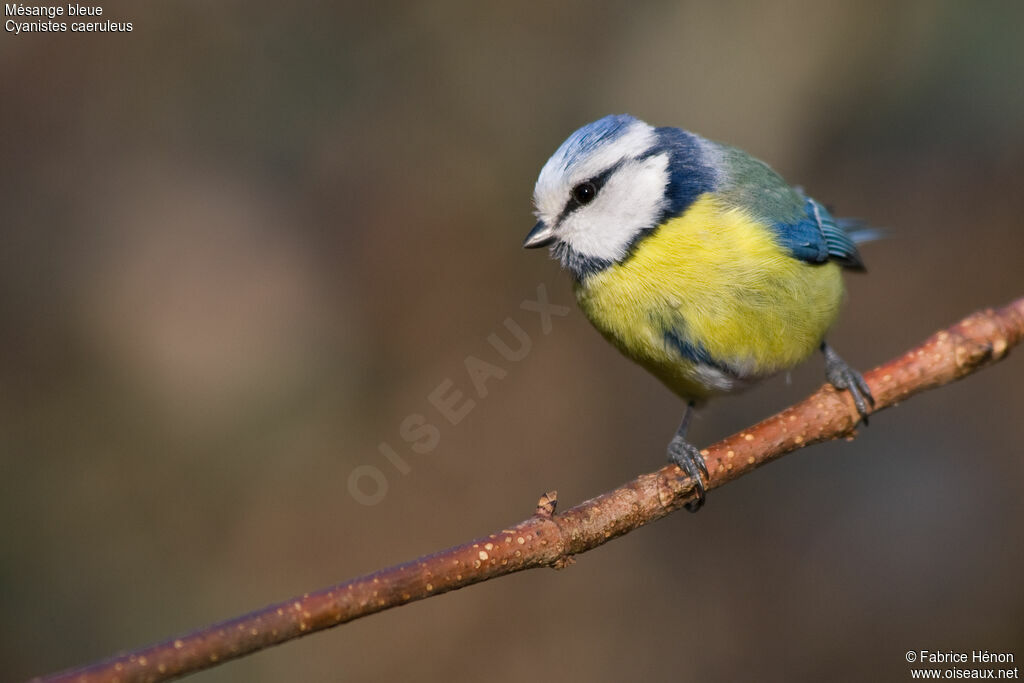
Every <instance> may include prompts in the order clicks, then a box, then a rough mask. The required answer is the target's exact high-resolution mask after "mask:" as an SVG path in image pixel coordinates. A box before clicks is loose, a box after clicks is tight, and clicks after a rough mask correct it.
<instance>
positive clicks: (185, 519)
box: [0, 0, 1024, 681]
mask: <svg viewBox="0 0 1024 683" xmlns="http://www.w3.org/2000/svg"><path fill="white" fill-rule="evenodd" d="M368 4H369V3H337V2H311V3H304V4H302V3H300V4H297V5H287V4H282V3H271V2H265V1H262V0H260V1H257V2H247V3H205V2H200V1H199V0H193V1H189V2H175V3H131V2H113V1H111V2H106V3H104V4H103V5H102V6H103V7H104V10H105V13H104V16H103V18H110V19H114V20H121V21H124V20H130V21H132V22H133V23H134V31H133V32H132V33H129V34H114V35H110V34H97V35H87V36H81V35H72V34H70V33H68V34H57V35H44V34H36V35H21V36H14V35H13V34H11V33H3V34H2V35H0V102H2V107H0V131H2V136H0V146H2V162H0V174H2V176H0V177H2V180H0V467H2V471H0V514H2V520H3V522H2V539H0V540H2V542H0V632H2V633H3V634H4V635H3V638H2V639H0V671H2V672H3V674H2V677H3V678H4V679H18V678H23V677H27V676H29V675H32V674H37V673H43V672H46V671H51V670H55V669H60V668H63V667H67V666H71V665H75V664H80V663H84V662H86V661H88V660H92V659H95V658H98V657H102V656H106V655H109V654H112V653H113V652H114V651H116V650H119V649H125V648H131V647H136V646H140V645H143V644H147V643H149V642H152V641H155V640H159V639H163V638H165V637H169V636H172V635H175V634H177V633H179V632H182V631H185V630H189V629H191V628H194V627H198V626H201V625H204V624H206V623H208V622H211V621H215V620H219V619H223V618H227V617H231V616H235V615H237V614H239V613H242V612H245V611H248V610H250V609H253V608H256V607H258V606H261V605H263V604H266V603H269V602H273V601H276V600H281V599H285V598H288V597H289V596H291V595H293V594H297V593H302V592H304V591H307V590H312V589H314V588H318V587H322V586H326V585H329V584H332V583H335V582H338V581H341V580H343V579H346V578H349V577H352V576H355V575H358V574H362V573H365V572H368V571H372V570H374V569H377V568H379V567H382V566H385V565H389V564H393V563H396V562H399V561H403V560H406V559H411V558H413V557H416V556H418V555H420V554H423V553H426V552H429V551H433V550H436V549H440V548H442V547H446V546H448V545H452V544H454V543H457V542H461V541H464V540H467V539H469V538H472V537H474V536H478V535H481V534H483V533H486V532H488V531H490V530H493V529H499V528H501V527H502V526H503V525H506V524H508V523H511V522H514V521H517V520H519V519H522V518H523V517H525V516H527V515H529V514H530V513H532V511H533V507H534V504H535V502H536V500H537V497H538V495H539V494H540V493H541V492H543V491H545V490H549V489H552V488H557V489H558V491H559V494H560V500H561V502H562V504H563V505H569V504H573V503H576V502H579V501H581V500H583V499H585V498H587V497H589V496H591V495H594V494H596V493H599V492H601V491H604V490H606V489H609V488H611V487H613V486H615V485H617V484H619V483H621V482H623V481H625V480H626V479H628V478H630V477H632V476H633V475H635V474H636V473H638V472H641V471H648V470H651V469H653V468H655V467H658V466H660V465H661V464H662V463H663V461H664V447H665V444H666V443H667V439H668V437H669V436H670V435H671V433H672V431H673V430H674V429H675V426H676V422H677V420H678V418H679V415H680V411H681V408H682V406H681V404H680V402H679V400H678V399H676V398H674V397H673V396H672V395H670V394H669V393H668V392H667V391H666V390H665V389H663V388H662V387H661V386H660V385H659V384H658V383H657V382H656V380H654V379H653V378H651V377H649V376H647V375H646V374H645V373H644V372H643V371H641V370H640V369H639V368H637V367H634V366H633V365H631V364H630V363H628V362H627V361H625V360H623V359H621V358H620V357H619V356H618V355H617V354H616V352H615V351H614V350H613V349H612V348H611V347H609V346H608V345H607V344H606V343H605V342H604V341H603V340H602V339H601V338H600V336H599V335H598V334H596V333H595V332H594V331H593V330H592V329H590V327H589V325H588V323H587V322H586V321H585V319H584V318H583V316H582V315H581V314H580V313H579V312H578V310H576V308H575V305H574V304H573V309H572V313H571V314H570V315H569V316H568V317H566V318H556V319H555V320H554V326H553V329H552V331H551V333H550V334H549V335H543V334H542V333H541V331H540V325H539V318H538V317H537V316H536V315H535V314H533V313H530V312H529V311H524V310H522V309H520V307H519V305H520V302H521V301H522V300H524V299H527V298H533V297H534V295H535V292H536V289H537V287H538V285H540V284H544V285H545V286H546V287H547V291H548V293H549V295H550V297H551V299H552V301H554V302H555V303H559V304H572V303H573V302H572V300H571V299H572V295H571V291H570V283H569V279H568V277H567V276H566V275H565V274H564V273H562V272H560V271H559V270H558V268H557V265H556V264H555V263H554V262H551V261H549V260H548V259H547V258H546V257H545V255H543V254H539V253H536V252H524V251H523V250H522V249H521V248H520V243H521V240H522V238H523V236H524V235H525V233H526V231H527V230H528V229H529V227H530V226H531V225H532V216H531V206H530V195H531V191H532V187H533V182H534V179H535V178H536V174H537V172H538V170H539V169H540V167H541V165H542V164H543V162H544V161H545V160H546V159H547V157H548V155H549V154H550V153H551V152H552V151H554V149H555V147H556V146H557V145H558V144H559V143H560V142H561V141H562V140H563V139H564V138H565V136H566V135H568V133H569V132H571V131H572V130H573V129H575V128H576V127H578V126H579V125H582V124H583V123H586V122H588V121H591V120H593V119H595V118H597V117H599V116H601V115H604V114H606V113H613V112H630V113H632V114H635V115H637V116H640V117H642V118H644V119H646V120H648V121H650V122H652V123H654V124H658V125H679V126H683V127H686V128H690V129H692V130H695V131H698V132H700V133H702V134H704V135H706V136H708V137H712V138H715V139H720V140H723V141H728V142H730V143H733V144H736V145H738V146H741V147H743V148H745V149H747V150H748V151H750V152H751V153H753V154H755V155H756V156H759V157H761V158H763V159H765V160H767V161H769V162H770V163H771V164H772V165H773V166H774V167H775V168H776V169H778V170H779V171H780V172H781V173H782V174H783V175H784V176H785V177H786V178H787V179H789V180H790V181H791V182H793V183H798V184H802V185H804V186H805V187H806V188H808V190H809V191H810V192H811V193H813V195H814V196H816V197H817V198H819V199H820V200H822V201H824V202H826V203H829V204H832V205H834V206H836V207H837V209H838V212H839V213H841V214H843V215H854V216H862V217H866V218H868V219H870V221H871V222H872V223H874V224H876V225H881V226H885V227H886V228H888V229H889V230H890V231H891V238H890V239H888V240H886V241H883V242H878V243H875V244H871V245H868V246H866V247H865V248H864V250H863V251H864V256H865V258H866V260H867V263H868V265H869V268H870V273H869V274H868V275H866V276H858V275H851V276H849V277H848V278H847V281H848V288H849V300H848V304H847V307H846V311H845V314H844V317H843V319H842V322H841V324H840V325H839V326H838V329H836V330H835V331H834V333H833V334H832V337H831V339H832V342H833V344H834V346H835V347H836V348H837V349H838V350H839V351H840V353H842V354H843V355H844V356H845V357H846V358H847V359H848V360H850V361H851V362H853V363H854V364H855V365H857V366H860V367H862V368H864V369H867V368H869V367H871V366H873V365H874V364H877V363H880V362H883V361H885V360H887V359H889V358H891V357H893V356H894V355H896V354H898V353H901V352H902V351H903V350H905V349H906V348H908V347H909V346H910V345H912V344H914V343H917V342H918V341H920V340H922V339H924V338H925V337H926V336H927V335H929V334H930V333H931V332H933V331H934V330H936V329H938V328H939V327H942V326H945V325H947V324H949V323H952V322H954V321H955V320H957V319H959V318H960V317H962V316H963V315H966V314H967V313H969V312H971V311H972V310H974V309H977V308H979V307H985V306H991V305H1000V304H1003V303H1006V302H1007V301H1009V300H1011V299H1013V298H1015V297H1016V296H1020V295H1021V294H1024V261H1022V256H1024V230H1022V225H1024V218H1022V216H1024V192H1022V191H1021V190H1022V186H1024V181H1022V179H1024V125H1022V124H1024V87H1022V85H1021V84H1022V82H1024V44H1022V42H1021V40H1020V31H1021V27H1022V26H1024V5H1022V4H1020V3H981V4H978V3H951V2H946V3H943V2H924V1H922V2H904V3H889V2H881V1H880V2H846V3H811V2H806V3H794V2H774V3H767V4H760V3H746V2H744V3H739V2H720V3H686V2H682V3H680V2H661V3H649V4H643V5H635V4H634V5H632V6H630V4H627V3H623V4H621V5H619V6H613V5H608V4H605V5H604V6H602V7H601V8H598V7H597V6H596V5H592V4H590V3H583V2H566V3H559V4H557V5H552V4H550V3H532V4H530V3H525V4H524V3H515V4H516V5H518V6H516V7H513V6H511V5H512V4H511V3H502V4H498V3H494V4H490V5H486V6H485V5H482V4H480V3H473V2H430V3H418V4H407V3H376V5H377V6H376V7H375V8H374V9H368V8H367V6H366V5H368ZM508 317H511V318H512V319H513V320H515V321H517V322H518V323H519V324H520V325H521V326H522V327H523V328H524V329H525V330H526V331H527V332H528V333H529V334H530V335H531V339H532V341H533V346H532V348H531V350H530V353H529V354H528V356H527V357H526V358H525V359H523V360H522V361H520V362H518V363H509V362H507V361H503V360H501V359H500V357H499V356H497V354H496V353H495V352H494V350H493V349H491V348H490V346H489V345H488V344H487V341H486V339H487V336H488V335H489V334H491V333H495V332H497V333H499V334H503V336H504V338H506V339H508V338H509V335H508V334H507V333H506V332H504V328H503V327H502V323H503V321H504V320H505V319H506V318H508ZM469 355H473V356H478V357H480V358H482V359H484V360H488V361H490V362H494V363H497V364H499V365H501V366H502V367H503V368H504V369H505V370H507V373H508V374H507V376H505V377H504V378H503V379H501V380H493V381H492V382H490V383H489V384H488V388H489V390H490V391H489V394H488V395H487V396H486V397H485V398H482V399H479V398H476V401H477V403H476V405H475V407H474V408H473V410H472V411H471V412H470V413H469V415H468V416H467V417H466V419H465V420H463V421H462V422H460V423H459V424H458V425H455V426H453V425H451V424H449V423H447V422H445V421H444V420H443V418H442V417H441V416H440V415H439V414H438V413H437V411H436V410H435V409H434V408H433V407H432V406H431V405H430V403H429V402H428V400H427V395H428V394H429V393H430V392H431V391H432V390H434V389H435V388H436V387H437V386H438V385H439V384H440V383H441V382H442V381H443V380H445V379H446V378H448V379H450V380H451V381H452V382H453V383H454V387H455V388H456V389H458V390H460V391H462V392H463V393H464V394H466V395H467V396H473V397H474V398H475V396H474V394H473V388H472V385H471V384H470V381H469V379H468V377H467V374H466V371H465V368H464V366H463V362H464V359H465V358H466V357H467V356H469ZM822 381H823V375H822V363H821V361H820V359H818V358H815V359H814V360H812V361H810V362H809V363H808V364H807V366H806V367H803V368H800V369H799V370H797V371H796V372H794V373H793V375H792V381H791V383H789V384H787V382H786V379H785V378H784V377H780V378H778V379H776V380H773V381H771V382H768V383H766V384H765V385H764V386H762V387H760V388H758V389H756V390H754V391H751V392H749V393H747V394H745V395H743V396H740V397H735V398H729V399H722V400H719V401H718V402H715V403H712V404H711V406H710V407H709V408H708V409H707V410H705V411H703V412H702V413H701V415H700V419H699V420H698V421H697V423H696V424H695V426H694V428H693V432H692V436H693V437H694V439H695V441H697V442H698V443H707V442H711V441H713V440H715V439H717V438H719V437H721V436H724V435H726V434H729V433H731V432H733V431H735V430H737V429H739V428H742V427H744V426H746V425H747V424H749V423H751V422H752V421H755V420H756V419H759V418H761V417H764V416H766V415H768V414H769V413H770V412H772V411H775V410H777V409H779V408H781V407H783V406H785V405H787V404H788V403H789V402H792V401H794V400H796V399H798V398H800V397H802V396H803V395H805V394H806V393H808V392H809V391H810V390H812V389H813V388H816V387H817V386H818V385H819V384H820V383H821V382H822ZM1022 381H1024V353H1021V352H1020V351H1018V352H1017V353H1016V357H1013V356H1012V357H1011V358H1010V359H1009V360H1008V361H1006V362H1005V363H1002V364H1000V365H998V366H996V367H994V368H992V369H990V370H987V371H985V372H983V373H982V374H980V375H977V376H975V377H972V378H970V379H968V380H966V381H964V382H962V383H959V384H956V385H954V386H950V387H947V388H945V389H942V390H940V391H936V392H932V393H930V394H927V395H924V396H921V397H919V398H916V399H914V400H912V401H910V402H908V403H907V404H906V405H905V406H901V407H899V408H897V409H895V410H891V411H887V412H885V413H884V414H880V415H879V416H877V417H876V418H874V419H872V421H871V426H870V428H868V429H864V430H862V432H861V435H860V437H859V438H858V439H857V440H856V441H855V442H853V443H846V442H840V443H833V444H826V445H823V446H819V447H816V448H814V449H812V450H807V451H804V452H802V453H799V454H796V455H793V456H790V457H787V458H784V459H783V460H781V461H779V462H778V463H776V464H773V465H771V466H769V467H767V468H765V469H763V470H760V471H758V472H756V473H754V474H753V475H751V476H748V477H744V478H743V479H742V480H740V481H738V482H736V483H735V484H733V485H730V486H728V487H725V488H723V489H721V490H717V491H715V492H714V493H712V495H711V497H710V500H709V503H708V505H707V506H706V507H705V509H704V510H702V511H701V512H700V514H699V515H696V516H690V515H687V514H685V513H680V514H676V515H674V516H672V517H671V518H669V519H668V520H666V521H663V522H661V523H659V524H656V525H653V526H652V527H649V528H646V529H642V530H640V531H638V532H637V533H634V534H631V535H630V536H628V537H626V538H623V539H620V540H618V541H616V542H614V543H611V544H609V545H607V546H605V547H603V548H601V549H599V550H597V551H595V552H592V553H590V554H587V555H585V556H583V557H582V558H580V560H579V562H578V563H577V564H576V565H575V566H573V567H572V568H571V569H569V570H567V571H564V572H558V573H556V572H552V571H534V572H528V573H525V574H520V575H516V576H511V577H507V578H504V579H501V580H499V581H495V582H492V583H488V584H485V585H482V586H476V587H472V588H469V589H466V590H463V591H459V592H456V593H453V594H449V595H446V596H443V597H440V598H437V599H432V600H428V601H426V602H421V603H417V604H412V605H409V606H406V607H403V608H401V609H397V610H393V611H390V612H387V613H384V614H381V615H377V616H374V617H371V618H368V619H365V620H361V621H358V622H356V623H353V624H351V625H348V626H344V627H342V628H340V629H337V630H334V631H331V632H328V633H325V634H319V635H316V636H313V637H310V638H306V639H304V640H302V641H299V642H295V643H291V644H288V645H286V646H284V647H279V648H275V649H273V650H271V651H267V652H263V653H261V654H258V655H256V656H253V657H250V658H246V659H244V660H242V661H239V662H235V663H230V664H227V665H225V666H222V667H219V668H217V669H215V670H212V671H210V672H207V673H203V674H201V675H198V676H196V677H195V678H194V679H193V680H196V681H286V680H287V681H297V680H304V681H333V680H357V681H390V680H418V681H440V680H462V679H466V678H469V677H470V676H477V675H480V674H483V675H486V676H487V677H488V679H490V680H497V681H516V680H523V679H525V678H527V677H535V676H536V677H541V678H544V679H547V678H551V679H553V680H600V681H614V680H622V679H626V678H631V679H636V678H640V677H643V678H646V679H650V680H704V681H733V680H755V679H756V680H761V681H804V680H806V681H818V680H896V681H899V680H909V665H908V664H907V663H906V661H905V660H904V653H905V652H906V651H907V650H909V649H930V650H945V649H952V650H957V651H964V650H966V651H970V650H972V649H988V650H991V651H1011V652H1015V654H1016V656H1017V658H1018V662H1019V661H1020V660H1021V658H1024V583H1022V581H1021V576H1024V549H1022V544H1021V538H1022V528H1024V523H1022V522H1024V503H1022V499H1024V496H1022V495H1021V494H1022V491H1024V460H1022V457H1021V456H1022V451H1024V449H1022V446H1021V440H1020V421H1021V415H1022V412H1024V395H1022V392H1021V384H1022ZM413 413H419V414H422V415H423V416H424V417H425V418H426V419H427V420H428V421H429V422H431V423H432V424H434V425H436V426H438V427H439V428H440V432H441V440H440V444H439V445H438V447H437V448H436V449H435V450H434V451H433V452H431V453H429V454H426V455H422V454H417V453H414V452H413V451H412V450H411V449H410V448H409V447H408V445H406V444H405V443H404V442H403V440H402V438H401V435H400V431H399V430H400V425H401V423H402V421H403V420H404V419H405V418H406V416H408V415H409V414H413ZM381 442H387V443H388V444H390V445H391V446H392V447H393V448H394V449H395V450H396V451H397V452H398V453H399V454H400V455H401V457H403V458H405V459H406V460H407V462H408V464H409V466H410V467H411V471H409V472H408V473H407V474H404V475H403V474H401V473H400V472H399V471H398V470H396V469H395V468H394V466H393V465H392V464H391V463H390V462H389V461H388V460H387V458H385V457H384V456H383V455H381V454H380V453H379V452H378V450H377V446H378V444H379V443H381ZM360 465H367V466H370V467H376V468H378V469H379V471H380V473H381V474H382V475H383V476H384V479H385V480H386V482H387V486H388V489H387V491H386V492H385V493H384V494H383V496H382V500H381V501H380V502H379V503H378V504H376V505H372V506H367V505H363V504H360V503H359V502H357V501H356V500H355V499H354V498H353V497H352V495H350V492H349V486H348V479H349V475H350V473H351V472H352V471H353V468H355V467H357V466H360ZM363 485H364V486H367V489H371V488H372V487H370V486H369V485H368V484H367V483H366V482H365V481H364V482H363Z"/></svg>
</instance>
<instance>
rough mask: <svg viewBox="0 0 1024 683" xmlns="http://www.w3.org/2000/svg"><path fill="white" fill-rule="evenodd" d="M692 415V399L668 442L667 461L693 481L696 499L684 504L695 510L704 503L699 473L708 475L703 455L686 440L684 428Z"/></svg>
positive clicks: (690, 509) (702, 484) (702, 485)
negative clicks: (674, 433)
mask: <svg viewBox="0 0 1024 683" xmlns="http://www.w3.org/2000/svg"><path fill="white" fill-rule="evenodd" d="M692 415H693V401H690V402H689V403H687V404H686V412H685V413H684V414H683V421H682V422H680V423H679V429H677V430H676V435H675V436H673V437H672V441H670V442H669V444H668V461H669V462H670V463H672V464H674V465H676V466H677V467H678V468H679V469H681V470H682V471H683V472H685V473H686V476H688V477H690V479H692V480H693V482H694V485H693V487H694V489H695V490H696V491H697V500H694V501H690V502H689V503H687V504H686V509H687V510H689V511H690V512H696V511H697V510H699V509H700V507H701V506H702V505H703V504H704V499H705V497H706V495H705V489H704V480H703V479H701V474H703V475H704V476H705V477H707V476H708V466H707V465H706V464H705V463H704V456H702V455H701V454H700V449H699V448H697V447H696V446H694V445H693V444H692V443H690V442H689V441H687V440H686V430H687V429H688V428H689V426H690V417H691V416H692Z"/></svg>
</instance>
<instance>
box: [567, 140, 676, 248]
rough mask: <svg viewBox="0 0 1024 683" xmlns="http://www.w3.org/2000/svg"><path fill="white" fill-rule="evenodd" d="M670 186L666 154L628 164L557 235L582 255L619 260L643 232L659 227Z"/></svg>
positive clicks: (576, 212) (578, 210)
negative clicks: (658, 223)
mask: <svg viewBox="0 0 1024 683" xmlns="http://www.w3.org/2000/svg"><path fill="white" fill-rule="evenodd" d="M667 184H668V155H667V154H658V155H656V156H653V157H650V158H647V159H644V160H642V161H627V162H626V163H625V164H623V166H622V167H621V168H619V169H618V170H617V171H615V173H613V174H612V176H611V177H610V178H609V179H608V182H607V183H605V185H604V187H602V188H601V190H600V191H599V192H598V193H597V198H596V199H595V200H594V201H593V202H591V203H590V204H587V205H586V206H581V207H580V208H578V209H576V210H575V211H573V212H572V213H571V214H569V215H568V216H566V217H565V219H563V221H562V223H561V224H560V225H559V226H558V228H557V230H556V234H557V235H558V238H559V239H560V240H562V241H563V242H565V243H566V244H568V245H569V246H570V247H572V248H573V249H574V250H576V251H577V252H579V253H580V254H581V255H583V256H586V257H588V258H596V259H603V260H605V261H619V260H621V259H622V258H624V257H625V256H626V250H627V249H628V247H629V244H630V242H632V241H633V238H634V237H636V235H637V234H638V233H639V232H640V231H641V230H644V229H647V228H653V227H655V225H657V222H658V219H659V217H660V215H661V213H662V211H663V210H664V208H665V204H666V199H665V187H666V185H667Z"/></svg>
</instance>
